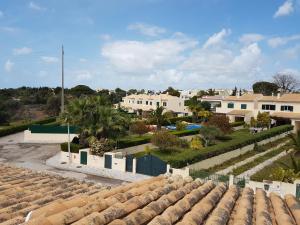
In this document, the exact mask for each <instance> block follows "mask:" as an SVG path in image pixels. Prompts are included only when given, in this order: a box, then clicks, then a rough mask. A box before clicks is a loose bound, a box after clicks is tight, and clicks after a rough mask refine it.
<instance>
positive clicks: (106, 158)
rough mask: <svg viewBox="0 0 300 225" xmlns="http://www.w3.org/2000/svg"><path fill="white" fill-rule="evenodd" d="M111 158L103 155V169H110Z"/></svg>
mask: <svg viewBox="0 0 300 225" xmlns="http://www.w3.org/2000/svg"><path fill="white" fill-rule="evenodd" d="M111 163H112V156H111V155H104V168H106V169H111Z"/></svg>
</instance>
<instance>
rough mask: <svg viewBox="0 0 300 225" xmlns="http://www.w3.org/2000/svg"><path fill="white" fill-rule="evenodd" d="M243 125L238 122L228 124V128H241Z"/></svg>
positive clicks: (241, 122)
mask: <svg viewBox="0 0 300 225" xmlns="http://www.w3.org/2000/svg"><path fill="white" fill-rule="evenodd" d="M244 124H245V122H244V121H238V122H233V123H230V126H231V127H239V126H243V125H244Z"/></svg>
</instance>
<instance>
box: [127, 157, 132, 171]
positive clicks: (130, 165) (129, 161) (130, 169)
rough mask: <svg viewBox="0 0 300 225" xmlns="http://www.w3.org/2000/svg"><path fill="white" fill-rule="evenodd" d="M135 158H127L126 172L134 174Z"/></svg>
mask: <svg viewBox="0 0 300 225" xmlns="http://www.w3.org/2000/svg"><path fill="white" fill-rule="evenodd" d="M132 164H133V156H132V155H127V156H126V172H132Z"/></svg>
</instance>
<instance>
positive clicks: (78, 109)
mask: <svg viewBox="0 0 300 225" xmlns="http://www.w3.org/2000/svg"><path fill="white" fill-rule="evenodd" d="M61 118H62V119H63V121H66V122H70V123H71V124H73V125H76V126H79V128H80V131H81V134H82V135H81V136H82V137H83V138H84V139H86V138H87V137H90V136H93V137H95V138H97V139H98V140H100V139H102V138H114V139H115V138H117V137H119V136H122V135H123V134H124V133H125V131H126V128H127V127H128V124H129V118H128V117H126V116H125V115H123V114H122V113H120V112H119V111H118V110H116V109H115V108H113V107H112V106H111V105H110V104H109V102H108V101H107V99H105V98H103V97H100V96H92V97H84V98H79V99H75V100H73V101H71V102H70V103H69V104H68V105H67V107H66V111H65V113H64V114H63V115H61ZM81 141H82V140H81Z"/></svg>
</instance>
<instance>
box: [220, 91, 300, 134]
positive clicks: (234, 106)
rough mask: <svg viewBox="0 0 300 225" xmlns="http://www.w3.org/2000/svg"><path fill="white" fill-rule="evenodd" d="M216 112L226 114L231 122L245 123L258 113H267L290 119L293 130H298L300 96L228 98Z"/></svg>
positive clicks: (257, 95) (247, 95)
mask: <svg viewBox="0 0 300 225" xmlns="http://www.w3.org/2000/svg"><path fill="white" fill-rule="evenodd" d="M216 112H217V113H224V114H226V115H227V116H228V117H229V119H230V121H231V122H234V121H237V120H244V121H245V122H247V123H249V122H250V120H251V117H253V118H256V117H257V114H258V112H268V113H270V115H271V116H272V117H274V118H285V119H290V120H291V124H292V125H294V126H295V129H298V130H299V128H300V94H284V95H282V96H281V95H277V96H263V95H262V94H246V95H243V96H228V97H226V98H224V99H223V100H222V102H221V107H217V108H216Z"/></svg>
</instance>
